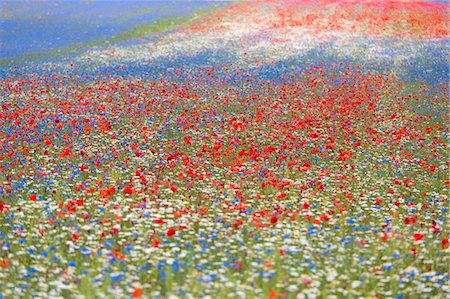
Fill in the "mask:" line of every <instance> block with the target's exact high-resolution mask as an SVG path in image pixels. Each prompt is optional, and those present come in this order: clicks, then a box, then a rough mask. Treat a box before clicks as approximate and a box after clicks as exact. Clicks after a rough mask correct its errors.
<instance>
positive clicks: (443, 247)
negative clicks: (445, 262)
mask: <svg viewBox="0 0 450 299" xmlns="http://www.w3.org/2000/svg"><path fill="white" fill-rule="evenodd" d="M441 246H442V249H446V248H448V246H449V244H448V238H444V239H442V241H441Z"/></svg>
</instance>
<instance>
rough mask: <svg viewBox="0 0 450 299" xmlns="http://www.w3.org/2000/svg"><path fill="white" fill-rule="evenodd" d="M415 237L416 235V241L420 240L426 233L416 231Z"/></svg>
mask: <svg viewBox="0 0 450 299" xmlns="http://www.w3.org/2000/svg"><path fill="white" fill-rule="evenodd" d="M413 237H414V241H420V240H422V239H423V237H424V235H423V234H418V233H416V234H414V236H413Z"/></svg>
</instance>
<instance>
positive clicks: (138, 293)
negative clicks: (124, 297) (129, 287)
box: [131, 288, 144, 298]
mask: <svg viewBox="0 0 450 299" xmlns="http://www.w3.org/2000/svg"><path fill="white" fill-rule="evenodd" d="M143 294H144V290H143V289H142V288H135V289H134V291H133V292H132V293H131V297H133V298H139V297H141V296H142V295H143Z"/></svg>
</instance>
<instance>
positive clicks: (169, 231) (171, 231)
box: [166, 228, 177, 237]
mask: <svg viewBox="0 0 450 299" xmlns="http://www.w3.org/2000/svg"><path fill="white" fill-rule="evenodd" d="M176 232H177V231H176V230H175V229H174V228H169V229H168V230H167V232H166V235H167V236H168V237H172V236H173V235H175V234H176Z"/></svg>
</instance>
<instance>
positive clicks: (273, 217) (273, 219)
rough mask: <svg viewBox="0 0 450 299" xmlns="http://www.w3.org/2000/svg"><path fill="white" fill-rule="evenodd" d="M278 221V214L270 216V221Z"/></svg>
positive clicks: (273, 222)
mask: <svg viewBox="0 0 450 299" xmlns="http://www.w3.org/2000/svg"><path fill="white" fill-rule="evenodd" d="M277 222H278V217H277V216H276V215H273V216H272V217H271V218H270V223H272V224H275V223H277Z"/></svg>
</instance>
